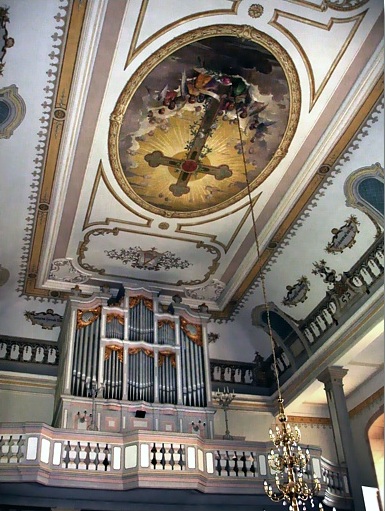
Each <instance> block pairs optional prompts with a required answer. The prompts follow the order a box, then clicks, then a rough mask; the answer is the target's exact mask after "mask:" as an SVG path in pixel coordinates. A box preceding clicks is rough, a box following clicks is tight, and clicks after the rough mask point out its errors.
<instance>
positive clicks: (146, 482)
mask: <svg viewBox="0 0 385 511" xmlns="http://www.w3.org/2000/svg"><path fill="white" fill-rule="evenodd" d="M270 447H271V445H270V442H267V443H264V442H247V441H242V440H232V441H228V440H223V439H221V440H217V439H214V440H207V439H203V438H202V437H200V436H199V434H177V433H165V432H148V431H136V432H127V433H122V434H117V433H116V434H111V433H107V432H99V431H98V432H90V431H76V430H68V429H66V430H64V429H55V428H52V427H50V426H47V425H45V424H37V423H26V424H23V425H21V424H16V423H2V424H1V425H0V480H1V481H2V482H3V483H4V482H6V483H16V482H35V483H41V484H44V485H47V486H55V487H57V486H59V487H72V488H91V489H92V488H95V489H97V488H100V487H103V488H104V489H107V490H108V489H109V490H127V489H134V488H150V487H154V485H155V486H156V487H157V488H178V489H194V490H198V491H200V492H202V493H211V494H213V493H222V494H226V493H227V494H230V493H231V494H250V495H253V494H254V495H263V494H264V489H263V481H264V479H266V478H268V479H271V478H272V477H273V474H272V472H271V470H270V468H269V466H268V462H267V456H268V453H269V451H270ZM310 452H311V457H312V458H311V460H312V461H311V466H308V467H307V469H306V470H307V473H308V474H309V475H310V474H313V473H314V474H315V475H316V476H317V477H319V479H320V480H321V481H322V488H321V492H320V496H323V497H324V498H325V499H327V502H328V504H329V505H337V504H336V503H339V505H340V507H341V503H342V502H343V503H345V506H342V507H341V508H344V507H345V508H346V502H350V494H349V488H348V484H347V477H346V471H345V470H344V469H341V468H339V467H337V466H335V465H333V464H332V463H330V462H328V461H327V460H324V459H323V458H322V456H321V450H320V449H319V448H317V447H311V448H310Z"/></svg>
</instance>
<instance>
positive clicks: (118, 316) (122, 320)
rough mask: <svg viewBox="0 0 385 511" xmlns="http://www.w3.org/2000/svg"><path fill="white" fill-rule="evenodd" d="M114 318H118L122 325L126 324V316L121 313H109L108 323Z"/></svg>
mask: <svg viewBox="0 0 385 511" xmlns="http://www.w3.org/2000/svg"><path fill="white" fill-rule="evenodd" d="M114 319H116V320H117V321H118V323H119V324H120V325H124V317H123V316H122V315H121V314H115V313H112V314H107V318H106V321H107V323H111V321H112V320H114Z"/></svg>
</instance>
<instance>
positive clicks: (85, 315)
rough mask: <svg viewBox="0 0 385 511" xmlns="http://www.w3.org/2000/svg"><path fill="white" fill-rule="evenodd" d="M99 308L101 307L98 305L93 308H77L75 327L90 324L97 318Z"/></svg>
mask: <svg viewBox="0 0 385 511" xmlns="http://www.w3.org/2000/svg"><path fill="white" fill-rule="evenodd" d="M101 310H102V308H101V306H100V305H99V306H98V307H95V308H94V309H87V310H81V309H78V311H77V323H76V328H84V327H85V326H88V325H91V323H93V322H94V321H95V320H97V319H98V317H99V316H100V312H101Z"/></svg>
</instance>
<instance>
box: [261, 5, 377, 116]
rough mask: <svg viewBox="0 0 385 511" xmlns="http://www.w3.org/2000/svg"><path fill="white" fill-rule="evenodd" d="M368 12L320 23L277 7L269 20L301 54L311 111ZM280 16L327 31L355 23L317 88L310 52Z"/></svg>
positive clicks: (324, 42) (320, 35)
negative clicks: (282, 22) (307, 83)
mask: <svg viewBox="0 0 385 511" xmlns="http://www.w3.org/2000/svg"><path fill="white" fill-rule="evenodd" d="M366 13H367V10H366V11H364V12H362V13H360V14H357V15H355V16H353V17H351V18H341V19H339V18H330V20H329V22H328V23H327V24H325V23H320V22H318V21H314V20H311V19H309V18H304V17H302V16H298V15H295V14H292V13H289V12H283V11H280V10H278V9H275V11H274V16H273V18H272V20H271V21H270V22H269V23H270V25H272V26H273V27H275V28H276V29H277V30H279V31H280V32H282V33H283V34H284V35H285V36H286V37H287V38H288V39H289V40H290V41H291V42H292V43H293V45H294V46H295V47H296V48H297V51H298V53H299V54H300V56H301V58H302V60H303V62H304V64H305V67H306V71H307V75H308V79H309V88H310V105H309V112H311V110H312V108H313V107H314V105H315V103H316V102H317V100H318V98H319V97H320V96H321V94H322V92H323V91H324V89H325V87H326V85H327V83H328V81H329V80H330V78H331V76H332V74H333V72H334V71H335V69H336V67H337V66H338V64H339V62H340V61H341V59H342V57H343V56H344V54H345V52H346V50H347V48H348V46H349V44H350V43H351V41H352V39H353V37H354V35H355V33H356V32H357V30H358V27H359V26H360V24H361V22H362V20H363V19H364V17H365V15H366ZM280 18H282V19H285V18H286V19H289V20H292V21H295V22H298V23H302V24H305V25H310V26H312V27H314V28H318V29H320V30H326V31H327V32H331V30H332V29H333V28H334V27H335V26H337V25H338V24H343V23H344V24H345V23H353V26H352V28H351V30H350V32H349V34H348V36H347V38H346V40H345V42H344V43H343V44H342V46H341V48H340V49H339V51H338V53H337V55H336V57H335V58H334V60H333V62H332V63H331V64H330V67H329V69H328V71H327V73H326V75H325V76H324V78H323V80H322V82H321V84H320V85H319V87H318V88H317V90H316V86H315V79H314V72H313V66H312V63H311V61H310V59H309V57H308V52H307V51H306V49H305V48H304V47H303V42H302V44H301V42H300V41H299V40H298V39H297V37H296V36H295V35H294V34H293V33H292V32H291V31H290V30H289V29H288V28H287V27H285V26H284V25H283V24H281V22H280V21H279V20H280ZM299 33H300V34H301V30H300V27H299ZM314 37H317V35H316V34H314ZM319 37H322V34H319ZM332 42H333V44H334V45H335V38H334V39H333V41H332ZM323 44H326V41H325V40H323Z"/></svg>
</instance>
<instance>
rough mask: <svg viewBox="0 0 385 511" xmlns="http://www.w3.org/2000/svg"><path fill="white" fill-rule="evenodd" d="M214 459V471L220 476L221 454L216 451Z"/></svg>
mask: <svg viewBox="0 0 385 511" xmlns="http://www.w3.org/2000/svg"><path fill="white" fill-rule="evenodd" d="M215 459H216V460H217V463H216V467H215V468H216V471H217V472H218V475H219V476H220V475H221V472H222V465H221V453H220V452H219V451H217V454H216V455H215Z"/></svg>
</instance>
